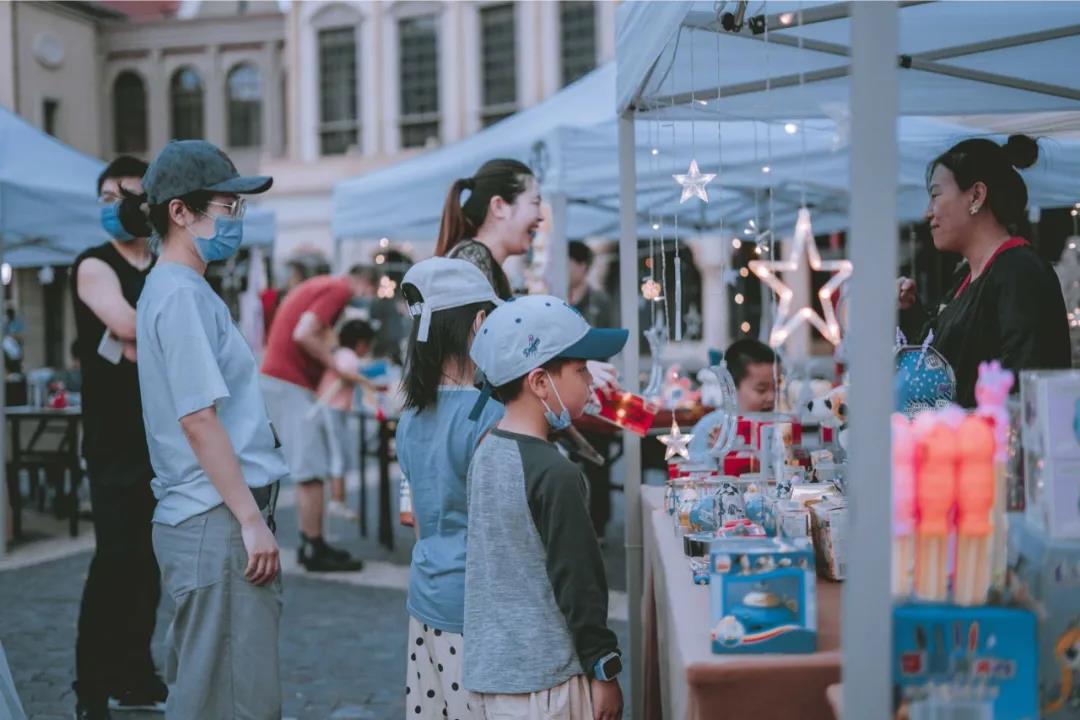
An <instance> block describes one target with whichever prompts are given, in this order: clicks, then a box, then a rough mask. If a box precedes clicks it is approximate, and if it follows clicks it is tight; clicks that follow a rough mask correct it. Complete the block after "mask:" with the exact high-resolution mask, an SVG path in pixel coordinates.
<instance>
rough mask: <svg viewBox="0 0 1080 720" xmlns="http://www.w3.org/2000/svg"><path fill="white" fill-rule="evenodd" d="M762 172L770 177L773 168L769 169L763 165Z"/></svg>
mask: <svg viewBox="0 0 1080 720" xmlns="http://www.w3.org/2000/svg"><path fill="white" fill-rule="evenodd" d="M761 172H763V173H765V174H766V175H768V174H769V173H771V172H772V168H771V167H769V166H768V165H762V166H761Z"/></svg>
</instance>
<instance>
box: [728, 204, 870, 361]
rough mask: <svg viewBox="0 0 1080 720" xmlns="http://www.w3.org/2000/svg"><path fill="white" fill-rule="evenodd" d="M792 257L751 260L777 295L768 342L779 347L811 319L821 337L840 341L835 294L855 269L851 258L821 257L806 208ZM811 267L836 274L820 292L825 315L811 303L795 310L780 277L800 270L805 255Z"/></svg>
mask: <svg viewBox="0 0 1080 720" xmlns="http://www.w3.org/2000/svg"><path fill="white" fill-rule="evenodd" d="M793 243H794V244H793V247H792V250H791V256H790V257H789V258H788V259H787V260H751V261H750V263H749V267H750V272H752V273H754V274H755V275H757V276H758V278H759V279H760V280H761V281H762V282H764V283H765V284H766V285H768V286H769V287H770V288H771V289H772V291H773V292H775V293H776V295H777V300H778V302H777V304H776V318H775V320H774V322H773V327H772V332H771V333H770V334H769V345H770V346H772V347H773V348H778V347H780V346H781V345H783V344H784V342H785V341H786V340H787V339H788V337H789V336H790V335H791V332H792V331H793V330H794V329H795V328H796V327H798V326H799V325H801V324H802V323H804V322H808V323H810V324H811V325H813V326H814V327H815V328H817V331H818V332H820V333H821V335H822V337H824V338H825V339H826V340H828V341H829V342H831V343H832V344H833V345H839V344H840V336H841V332H840V323H839V322H838V321H837V319H836V308H835V305H834V300H833V295H834V293H835V292H836V291H837V290H838V289H839V288H840V286H841V285H843V284H844V283H845V282H846V281H847V280H848V278H850V277H851V273H852V271H853V269H854V266H853V265H852V263H851V261H850V260H822V259H821V255H820V254H819V253H818V249H817V245H816V244H815V243H814V231H813V227H812V226H811V224H810V211H809V210H808V209H807V208H805V207H804V208H801V209H800V210H799V216H798V220H796V222H795V235H794V237H793ZM804 254H805V256H806V262H807V264H808V265H809V266H810V269H811V270H813V271H815V272H831V273H833V276H832V277H831V278H829V280H828V282H826V283H825V285H824V286H823V287H822V288H821V290H819V291H818V298H819V299H820V300H821V309H822V314H821V315H819V314H818V313H817V312H816V311H815V310H814V308H813V307H812V306H809V305H808V306H805V307H801V308H798V309H792V307H791V304H792V299H793V297H794V293H793V292H792V290H791V288H790V287H789V286H788V285H787V284H786V283H785V282H784V281H783V280H781V279H780V277H779V276H778V275H777V274H776V273H778V272H797V271H798V270H799V269H800V268H801V267H802V263H803V255H804Z"/></svg>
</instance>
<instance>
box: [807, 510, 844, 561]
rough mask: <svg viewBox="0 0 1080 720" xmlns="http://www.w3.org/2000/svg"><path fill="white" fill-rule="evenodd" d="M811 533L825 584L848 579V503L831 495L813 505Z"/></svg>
mask: <svg viewBox="0 0 1080 720" xmlns="http://www.w3.org/2000/svg"><path fill="white" fill-rule="evenodd" d="M810 532H811V534H812V535H813V538H814V557H815V558H816V560H817V567H818V572H819V573H820V574H821V576H822V577H823V578H825V579H826V580H843V579H844V578H845V577H847V502H846V501H845V500H844V499H843V498H841V497H836V496H833V495H830V496H829V497H827V498H825V499H823V500H821V501H820V502H814V503H810Z"/></svg>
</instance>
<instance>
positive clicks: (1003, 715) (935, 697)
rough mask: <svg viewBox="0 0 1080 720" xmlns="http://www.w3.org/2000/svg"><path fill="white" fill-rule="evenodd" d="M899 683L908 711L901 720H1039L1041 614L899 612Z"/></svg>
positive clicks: (939, 608) (928, 608)
mask: <svg viewBox="0 0 1080 720" xmlns="http://www.w3.org/2000/svg"><path fill="white" fill-rule="evenodd" d="M893 682H894V684H895V686H896V693H895V697H896V698H897V700H898V702H900V704H901V705H902V706H903V707H904V708H906V709H905V710H903V712H898V714H897V716H898V717H899V716H901V715H903V716H905V717H910V718H921V717H950V718H952V717H964V718H968V717H971V718H984V717H985V718H993V719H994V720H1036V719H1037V718H1038V717H1039V703H1038V693H1037V682H1038V670H1037V666H1036V642H1035V615H1034V614H1033V613H1031V612H1029V611H1027V610H1021V609H1016V608H999V607H959V606H955V605H917V604H905V605H900V606H897V607H896V608H895V610H894V612H893ZM934 712H936V713H937V714H933V713H934Z"/></svg>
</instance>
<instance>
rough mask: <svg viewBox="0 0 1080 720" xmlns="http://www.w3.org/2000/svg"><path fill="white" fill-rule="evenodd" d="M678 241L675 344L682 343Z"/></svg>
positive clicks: (680, 267) (680, 260)
mask: <svg viewBox="0 0 1080 720" xmlns="http://www.w3.org/2000/svg"><path fill="white" fill-rule="evenodd" d="M677 243H678V240H676V246H675V253H676V255H675V342H682V330H683V327H682V325H683V316H682V258H681V257H679V255H678V252H679V247H678V244H677Z"/></svg>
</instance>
